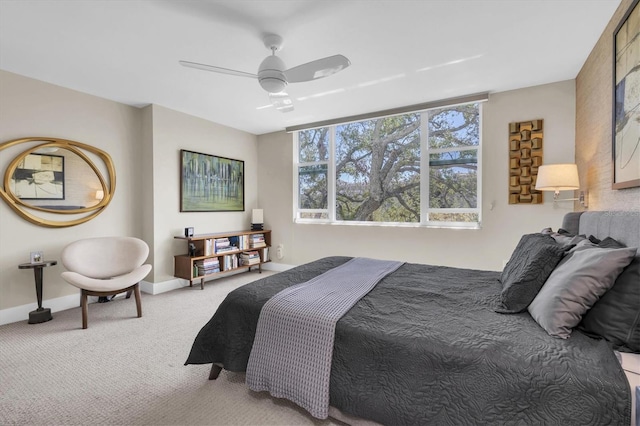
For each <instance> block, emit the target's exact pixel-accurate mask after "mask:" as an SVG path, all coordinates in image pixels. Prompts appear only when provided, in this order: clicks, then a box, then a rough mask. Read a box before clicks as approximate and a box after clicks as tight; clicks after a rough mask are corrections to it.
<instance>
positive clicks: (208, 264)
mask: <svg viewBox="0 0 640 426" xmlns="http://www.w3.org/2000/svg"><path fill="white" fill-rule="evenodd" d="M193 265H194V268H193V269H194V271H193V275H194V276H196V277H201V276H203V275H209V274H214V273H216V272H220V262H218V258H217V257H210V258H208V259H202V260H196V261H195V262H193Z"/></svg>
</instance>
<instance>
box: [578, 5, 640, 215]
mask: <svg viewBox="0 0 640 426" xmlns="http://www.w3.org/2000/svg"><path fill="white" fill-rule="evenodd" d="M631 3H632V0H622V2H621V4H620V6H619V7H618V9H617V10H616V12H615V13H614V14H613V17H612V18H611V21H610V22H609V24H608V25H607V28H606V29H605V30H604V32H603V33H602V36H601V37H600V40H598V43H597V44H596V45H595V47H594V48H593V50H592V51H591V54H590V55H589V57H588V58H587V60H586V62H585V64H584V66H583V67H582V69H581V70H580V73H579V74H578V77H577V78H576V163H577V164H578V170H579V173H580V181H581V183H582V185H583V186H584V187H585V188H587V189H588V191H589V210H640V188H629V189H621V190H614V189H611V184H612V182H613V169H612V150H611V147H612V126H611V122H612V103H613V32H614V31H615V28H616V26H617V25H618V23H619V22H620V20H621V19H622V17H623V15H624V14H625V13H626V11H627V9H628V8H629V6H630V5H631ZM577 207H579V206H577Z"/></svg>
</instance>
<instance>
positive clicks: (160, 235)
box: [145, 105, 258, 283]
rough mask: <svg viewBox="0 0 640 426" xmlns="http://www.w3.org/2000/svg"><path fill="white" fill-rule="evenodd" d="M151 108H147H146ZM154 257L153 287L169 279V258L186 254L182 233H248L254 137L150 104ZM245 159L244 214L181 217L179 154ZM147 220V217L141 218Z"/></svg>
mask: <svg viewBox="0 0 640 426" xmlns="http://www.w3.org/2000/svg"><path fill="white" fill-rule="evenodd" d="M148 108H149V107H148ZM150 108H152V117H153V179H152V181H153V209H151V210H152V213H151V214H152V217H153V222H154V225H153V240H154V246H153V252H154V253H153V255H154V259H155V263H154V277H153V281H154V282H155V283H160V282H163V281H167V280H173V279H174V277H173V255H175V254H185V253H187V245H186V243H185V242H184V241H183V240H176V239H174V238H173V237H174V236H175V235H184V228H186V227H193V228H194V231H195V233H196V234H205V233H211V232H223V231H235V230H241V229H248V228H249V227H250V224H251V209H254V208H256V206H257V199H258V188H257V186H258V185H257V180H258V174H257V168H258V167H257V161H258V160H257V149H256V143H257V137H256V136H255V135H252V134H249V133H245V132H241V131H239V130H235V129H231V128H229V127H225V126H221V125H219V124H216V123H212V122H210V121H206V120H203V119H201V118H196V117H193V116H190V115H187V114H183V113H180V112H176V111H172V110H170V109H167V108H163V107H159V106H156V105H153V106H152V107H150ZM181 149H186V150H189V151H195V152H202V153H204V154H214V155H219V156H222V157H228V158H233V159H236V160H243V161H244V166H245V184H244V187H245V211H244V212H242V213H239V212H216V213H210V212H209V213H207V212H191V213H181V212H180V202H179V201H180V173H179V168H180V150H181ZM145 220H147V218H146V217H145Z"/></svg>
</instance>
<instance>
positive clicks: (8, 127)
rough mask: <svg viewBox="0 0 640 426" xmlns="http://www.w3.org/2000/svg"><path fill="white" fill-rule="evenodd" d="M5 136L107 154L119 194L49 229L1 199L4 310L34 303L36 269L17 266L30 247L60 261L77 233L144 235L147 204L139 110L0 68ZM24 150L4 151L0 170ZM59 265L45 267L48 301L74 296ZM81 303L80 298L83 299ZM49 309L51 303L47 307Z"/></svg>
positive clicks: (0, 304)
mask: <svg viewBox="0 0 640 426" xmlns="http://www.w3.org/2000/svg"><path fill="white" fill-rule="evenodd" d="M0 93H1V96H0V141H2V142H6V141H9V140H12V139H18V138H24V137H35V136H50V137H58V138H64V139H71V140H74V141H78V142H83V143H86V144H89V145H92V146H94V147H96V148H99V149H101V150H104V151H106V152H108V153H109V154H110V155H111V157H112V159H113V162H114V164H115V168H116V176H117V185H116V192H115V195H114V197H113V200H112V201H111V204H110V205H109V206H108V208H107V209H106V210H105V211H104V212H103V213H102V214H100V215H99V216H98V217H96V218H95V219H93V220H91V221H89V222H87V223H83V224H81V225H77V226H74V227H71V228H58V229H52V228H44V227H41V226H36V225H33V224H31V223H30V222H27V221H25V220H23V219H22V218H20V217H19V216H18V215H17V214H16V213H15V212H14V211H13V210H11V209H10V208H9V207H8V206H7V205H6V203H4V202H1V203H0V310H2V309H5V308H9V307H15V306H20V305H24V304H28V303H34V302H35V285H34V278H33V272H32V271H31V270H19V269H18V264H20V263H24V262H28V261H29V252H31V251H36V250H43V251H44V255H45V258H46V259H56V260H58V261H59V260H60V252H61V250H62V248H63V247H64V246H65V245H66V244H67V243H70V242H71V241H74V240H76V239H78V238H79V237H80V236H105V235H131V236H141V232H140V226H141V223H142V221H141V218H142V215H141V214H131V212H132V211H133V212H140V211H141V210H142V209H143V208H144V206H143V205H142V203H141V202H140V198H139V197H138V196H137V195H138V194H139V193H140V192H141V189H142V187H141V185H140V180H141V177H142V174H141V170H140V168H139V167H138V164H139V162H140V153H141V145H140V136H141V131H140V129H141V122H140V110H138V109H137V108H133V107H129V106H126V105H122V104H119V103H116V102H112V101H108V100H105V99H101V98H97V97H95V96H91V95H87V94H84V93H80V92H76V91H73V90H69V89H65V88H62V87H59V86H54V85H51V84H47V83H43V82H40V81H37V80H33V79H30V78H26V77H22V76H19V75H16V74H12V73H8V72H5V71H0ZM21 148H23V149H24V147H21V146H17V147H14V148H10V149H7V150H3V151H0V170H2V173H4V171H5V170H6V167H7V165H8V163H9V162H10V161H11V160H12V159H13V158H14V157H15V156H16V155H17V154H18V153H19V152H22V151H23V149H21ZM62 270H63V267H62V265H61V264H60V262H58V265H56V266H53V267H49V268H45V270H44V298H45V299H54V298H58V297H62V296H67V295H72V294H77V293H78V291H77V289H76V288H75V287H72V286H70V285H69V284H67V283H66V282H64V281H63V280H62V278H60V272H61V271H62ZM78 301H79V298H78ZM45 306H47V305H45Z"/></svg>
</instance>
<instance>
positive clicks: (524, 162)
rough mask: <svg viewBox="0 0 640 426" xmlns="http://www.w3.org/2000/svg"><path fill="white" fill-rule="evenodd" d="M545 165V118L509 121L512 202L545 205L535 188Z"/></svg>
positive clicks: (510, 190) (510, 193)
mask: <svg viewBox="0 0 640 426" xmlns="http://www.w3.org/2000/svg"><path fill="white" fill-rule="evenodd" d="M541 165H542V120H531V121H521V122H519V123H509V204H542V200H543V198H542V192H540V191H536V190H535V187H536V178H537V177H538V167H540V166H541Z"/></svg>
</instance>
